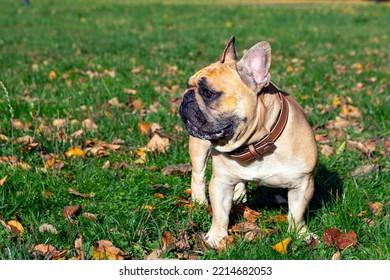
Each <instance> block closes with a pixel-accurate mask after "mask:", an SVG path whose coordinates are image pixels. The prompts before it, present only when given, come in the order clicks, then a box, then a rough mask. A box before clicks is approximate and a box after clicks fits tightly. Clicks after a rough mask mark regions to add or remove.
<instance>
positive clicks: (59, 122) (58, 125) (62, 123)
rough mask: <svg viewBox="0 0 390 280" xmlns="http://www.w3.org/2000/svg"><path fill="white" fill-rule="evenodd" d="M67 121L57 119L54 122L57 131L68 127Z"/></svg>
mask: <svg viewBox="0 0 390 280" xmlns="http://www.w3.org/2000/svg"><path fill="white" fill-rule="evenodd" d="M66 124H67V120H66V119H55V120H54V121H53V126H55V127H56V128H57V129H59V128H61V127H64V126H66Z"/></svg>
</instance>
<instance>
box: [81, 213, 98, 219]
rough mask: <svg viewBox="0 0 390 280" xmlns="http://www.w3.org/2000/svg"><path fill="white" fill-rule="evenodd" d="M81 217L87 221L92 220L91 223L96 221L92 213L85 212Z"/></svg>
mask: <svg viewBox="0 0 390 280" xmlns="http://www.w3.org/2000/svg"><path fill="white" fill-rule="evenodd" d="M83 216H84V217H86V218H87V219H90V220H92V221H96V220H97V217H96V215H95V214H92V213H88V212H85V213H83Z"/></svg>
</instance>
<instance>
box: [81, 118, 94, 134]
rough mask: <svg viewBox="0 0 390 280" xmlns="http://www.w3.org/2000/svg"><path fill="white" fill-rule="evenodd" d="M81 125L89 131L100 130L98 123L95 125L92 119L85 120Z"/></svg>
mask: <svg viewBox="0 0 390 280" xmlns="http://www.w3.org/2000/svg"><path fill="white" fill-rule="evenodd" d="M81 125H82V127H83V128H84V129H85V130H87V131H88V130H97V129H98V126H97V125H96V123H94V122H93V121H92V120H91V119H86V120H84V121H83V122H82V123H81Z"/></svg>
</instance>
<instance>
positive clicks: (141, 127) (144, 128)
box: [138, 121, 150, 135]
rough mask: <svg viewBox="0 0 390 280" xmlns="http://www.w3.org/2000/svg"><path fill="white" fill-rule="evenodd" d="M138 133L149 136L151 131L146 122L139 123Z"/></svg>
mask: <svg viewBox="0 0 390 280" xmlns="http://www.w3.org/2000/svg"><path fill="white" fill-rule="evenodd" d="M138 131H139V132H140V133H141V134H145V135H147V134H149V131H150V125H149V124H147V123H146V122H143V121H141V122H139V123H138Z"/></svg>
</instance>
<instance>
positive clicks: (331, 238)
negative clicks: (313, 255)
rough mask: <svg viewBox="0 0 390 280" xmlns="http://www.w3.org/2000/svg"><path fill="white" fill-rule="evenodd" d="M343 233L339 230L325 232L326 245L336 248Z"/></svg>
mask: <svg viewBox="0 0 390 280" xmlns="http://www.w3.org/2000/svg"><path fill="white" fill-rule="evenodd" d="M340 234H341V232H340V231H339V230H338V229H337V228H330V229H327V230H325V232H324V234H323V235H322V240H324V243H325V245H327V246H334V245H335V244H336V242H337V240H338V238H339V236H340Z"/></svg>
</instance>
